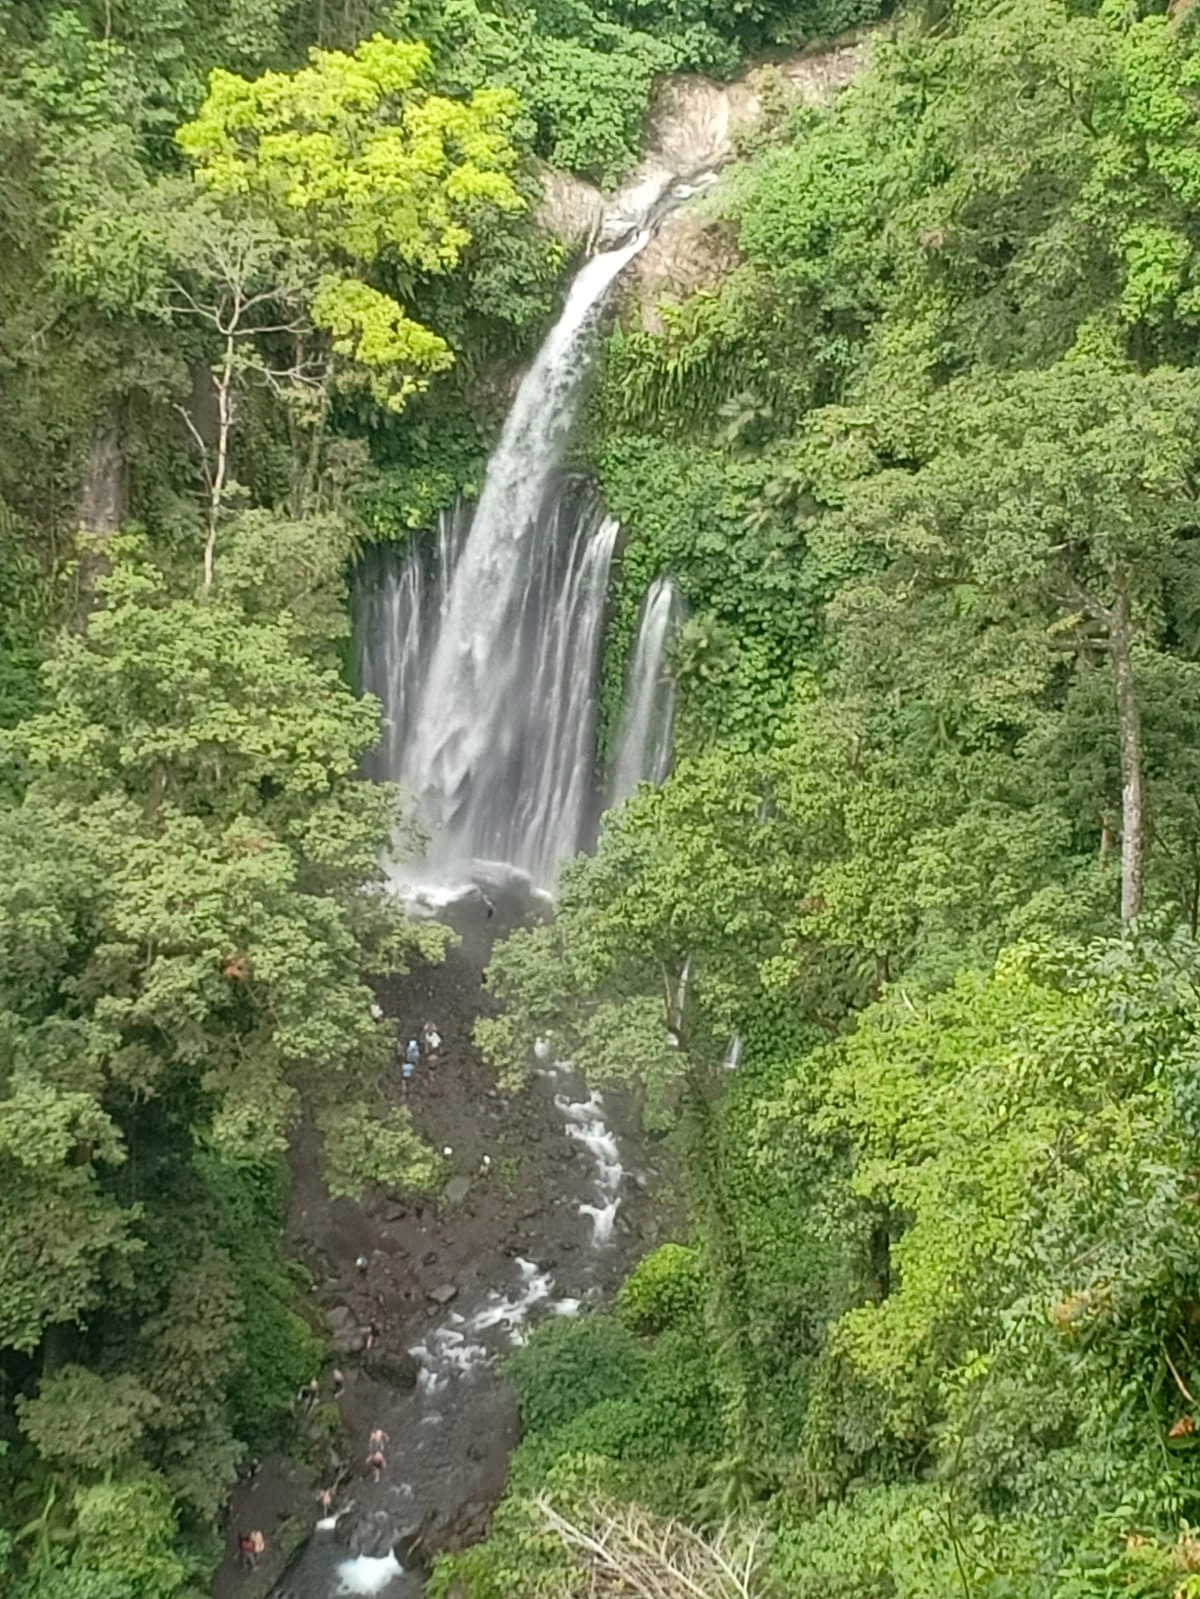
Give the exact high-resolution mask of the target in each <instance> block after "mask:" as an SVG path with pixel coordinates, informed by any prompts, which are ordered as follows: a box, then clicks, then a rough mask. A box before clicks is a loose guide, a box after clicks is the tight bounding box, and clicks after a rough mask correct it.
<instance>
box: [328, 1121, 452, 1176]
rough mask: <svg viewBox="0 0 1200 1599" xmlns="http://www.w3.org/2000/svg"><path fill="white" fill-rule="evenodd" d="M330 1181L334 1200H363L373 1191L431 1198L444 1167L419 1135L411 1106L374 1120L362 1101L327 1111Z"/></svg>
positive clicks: (441, 1161)
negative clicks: (371, 1189) (373, 1187)
mask: <svg viewBox="0 0 1200 1599" xmlns="http://www.w3.org/2000/svg"><path fill="white" fill-rule="evenodd" d="M321 1131H322V1133H323V1135H324V1139H325V1158H326V1162H327V1169H326V1182H327V1183H328V1186H329V1192H330V1194H331V1195H332V1196H333V1197H334V1198H335V1199H361V1197H362V1195H363V1193H364V1192H365V1190H366V1189H367V1188H369V1187H372V1186H378V1187H380V1188H393V1189H399V1190H401V1191H402V1192H406V1193H418V1194H420V1193H425V1194H428V1193H432V1192H434V1191H435V1190H436V1189H437V1188H438V1187H439V1186H440V1184H441V1182H442V1179H443V1176H444V1170H445V1163H444V1161H443V1160H442V1158H441V1156H440V1155H439V1154H438V1153H437V1152H436V1150H434V1149H433V1148H432V1147H431V1146H430V1145H428V1144H427V1143H426V1142H425V1141H424V1140H423V1139H422V1138H421V1136H420V1134H419V1133H417V1132H416V1131H415V1129H414V1128H413V1124H412V1115H411V1114H410V1112H409V1110H408V1107H407V1106H404V1105H402V1106H399V1107H394V1108H393V1109H391V1110H389V1111H388V1112H387V1114H386V1115H385V1116H384V1117H382V1118H379V1117H376V1116H373V1115H372V1114H371V1112H370V1110H369V1109H368V1107H367V1106H366V1105H365V1104H363V1103H362V1102H361V1101H354V1102H352V1103H350V1104H347V1105H339V1106H337V1107H335V1108H332V1109H330V1110H328V1111H327V1112H326V1113H325V1115H324V1118H323V1120H322V1124H321Z"/></svg>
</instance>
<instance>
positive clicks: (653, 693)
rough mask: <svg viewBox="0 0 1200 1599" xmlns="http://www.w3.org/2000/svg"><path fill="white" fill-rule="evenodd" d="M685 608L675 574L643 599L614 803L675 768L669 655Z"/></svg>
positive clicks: (616, 766) (627, 678)
mask: <svg viewBox="0 0 1200 1599" xmlns="http://www.w3.org/2000/svg"><path fill="white" fill-rule="evenodd" d="M682 611H683V601H682V600H681V598H680V596H679V591H678V590H677V589H676V587H675V585H674V583H672V581H671V579H670V578H669V577H660V578H658V579H656V580H655V582H654V583H652V584H651V586H650V589H649V591H648V593H647V594H646V598H645V599H644V600H643V601H642V609H641V614H640V616H639V618H638V630H637V641H636V643H635V644H634V648H633V656H632V658H631V660H630V663H629V670H628V672H627V673H626V676H625V700H624V708H623V710H622V712H621V724H620V728H619V731H618V734H617V755H616V760H615V762H614V763H613V775H612V782H611V784H610V787H609V795H608V803H609V805H610V806H613V805H619V804H620V803H621V801H622V800H624V799H628V798H629V796H630V795H631V794H632V793H633V791H634V789H635V788H636V787H637V786H638V784H639V783H661V782H662V781H663V779H664V778H665V777H666V776H667V774H668V772H669V771H670V770H671V754H672V746H671V735H672V733H673V731H674V723H675V683H674V680H673V679H672V678H671V677H670V676H669V675H668V673H667V671H666V658H667V646H668V645H669V643H670V641H671V638H672V635H673V634H674V632H675V629H676V628H677V627H678V625H679V621H680V617H681V614H682Z"/></svg>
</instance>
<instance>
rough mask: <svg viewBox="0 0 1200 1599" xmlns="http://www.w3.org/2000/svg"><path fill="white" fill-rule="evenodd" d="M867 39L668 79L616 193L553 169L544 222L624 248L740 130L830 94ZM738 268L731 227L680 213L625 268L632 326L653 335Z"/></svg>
mask: <svg viewBox="0 0 1200 1599" xmlns="http://www.w3.org/2000/svg"><path fill="white" fill-rule="evenodd" d="M865 49H866V47H865V45H864V44H863V43H861V42H859V41H854V42H851V43H845V44H841V45H837V46H835V47H834V48H833V49H831V50H824V51H821V52H814V53H811V54H804V55H797V56H793V57H791V58H789V59H786V60H783V61H780V62H776V63H772V65H770V66H767V67H758V68H754V69H752V70H750V71H749V72H746V73H745V74H743V76H742V77H740V78H736V79H734V80H733V81H732V82H731V83H717V82H715V81H714V80H713V79H711V78H702V77H699V76H696V75H694V74H688V73H677V74H673V75H671V76H669V77H665V78H663V79H662V80H661V82H660V83H659V85H658V88H657V90H656V93H655V97H654V103H653V105H652V106H651V110H650V117H649V125H648V139H647V147H646V155H645V157H644V159H643V160H642V162H641V163H640V165H639V166H638V167H637V168H636V169H635V171H634V172H633V173H632V174H631V175H630V177H629V178H628V180H627V181H626V182H625V183H624V184H623V185H622V188H621V191H620V193H619V194H617V195H615V196H610V197H606V196H605V195H604V194H602V193H601V191H600V190H599V189H597V188H595V187H594V186H593V185H592V184H590V183H585V182H584V181H583V180H582V179H581V178H575V177H572V176H571V175H570V174H568V173H563V172H555V171H553V170H551V169H548V168H547V169H546V170H545V171H544V172H543V174H542V179H543V186H544V194H543V200H542V206H541V219H542V221H543V222H544V223H545V224H546V226H547V227H549V228H551V229H553V231H554V232H555V233H557V234H558V235H559V236H560V238H562V239H564V240H565V241H566V242H567V244H568V245H570V246H572V247H573V248H576V249H578V250H580V251H582V252H585V253H586V252H591V251H593V250H596V249H600V248H606V247H609V246H612V245H615V244H617V243H619V242H620V240H621V239H622V238H623V237H625V236H626V235H627V234H628V233H629V232H630V231H631V230H632V229H633V228H635V227H637V226H639V225H640V224H641V223H642V222H643V221H644V219H645V218H646V217H647V216H648V215H653V213H654V211H655V208H656V207H657V206H659V205H662V204H664V203H669V194H670V191H671V190H672V189H673V188H674V187H675V186H676V185H677V184H679V183H681V182H682V183H683V184H686V185H689V186H690V185H691V184H693V183H695V182H696V180H697V179H701V178H703V176H704V175H706V174H715V173H716V172H718V171H719V170H720V168H721V167H723V166H724V165H725V164H726V163H727V162H728V161H730V160H732V159H733V156H734V155H735V153H736V150H737V141H738V138H739V136H741V135H743V134H745V133H746V132H748V131H749V130H750V129H751V128H753V127H755V126H756V125H759V124H761V123H762V122H763V120H764V119H765V118H766V117H767V116H768V115H769V114H770V113H771V111H772V109H774V108H776V107H781V106H783V105H785V104H787V103H789V102H791V101H794V100H795V99H797V98H799V99H802V100H805V101H809V102H815V101H819V100H825V99H828V98H830V97H831V96H832V95H834V94H836V93H837V91H838V90H839V89H843V88H845V87H846V85H847V84H848V83H850V82H852V80H853V79H854V77H855V75H856V74H857V72H858V71H859V69H860V68H861V66H862V64H863V60H864V58H865ZM736 264H737V250H736V245H735V242H734V238H733V233H732V230H731V229H730V228H728V227H727V226H724V225H723V224H721V223H720V222H718V221H716V220H714V219H713V218H711V217H705V216H704V215H703V213H702V211H701V212H698V211H697V209H696V208H690V209H688V210H684V211H679V212H676V213H675V214H674V215H673V216H669V217H668V218H667V220H666V221H665V222H664V223H663V224H662V226H661V228H660V229H659V231H658V234H657V236H656V237H655V239H654V240H653V241H652V243H651V244H650V245H649V246H647V248H646V249H645V250H643V252H642V253H641V255H639V256H638V257H637V259H636V260H635V261H634V262H633V264H632V265H631V266H630V268H629V269H628V271H627V272H626V273H625V274H624V276H623V278H622V280H621V285H620V300H619V303H620V307H621V313H622V316H623V318H624V319H625V321H626V322H636V323H639V324H640V325H641V326H642V327H643V328H645V329H646V330H647V331H648V332H657V331H658V330H659V329H661V327H662V315H661V312H660V310H659V304H660V301H662V300H664V299H669V300H681V299H684V298H686V296H687V295H689V294H692V293H694V292H695V291H696V290H697V289H701V288H707V287H711V286H712V285H713V284H715V283H717V282H719V281H720V279H721V278H722V277H724V276H725V275H726V274H727V273H728V272H729V271H730V270H731V269H732V267H733V266H735V265H736Z"/></svg>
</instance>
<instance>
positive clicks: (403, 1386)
mask: <svg viewBox="0 0 1200 1599" xmlns="http://www.w3.org/2000/svg"><path fill="white" fill-rule="evenodd" d="M362 1369H363V1371H364V1372H366V1374H367V1376H368V1377H370V1378H371V1379H372V1381H374V1382H382V1383H386V1384H387V1385H388V1387H389V1388H396V1389H399V1390H400V1392H401V1393H408V1392H410V1391H411V1390H412V1389H413V1388H415V1387H416V1386H417V1377H418V1374H419V1371H420V1368H419V1367H418V1365H417V1363H416V1361H415V1360H414V1359H413V1357H412V1356H411V1355H410V1354H409V1352H408V1350H407V1349H397V1350H392V1349H380V1348H379V1346H378V1345H376V1347H375V1348H374V1349H372V1350H370V1351H369V1352H368V1354H367V1358H366V1359H365V1360H364V1361H363V1366H362Z"/></svg>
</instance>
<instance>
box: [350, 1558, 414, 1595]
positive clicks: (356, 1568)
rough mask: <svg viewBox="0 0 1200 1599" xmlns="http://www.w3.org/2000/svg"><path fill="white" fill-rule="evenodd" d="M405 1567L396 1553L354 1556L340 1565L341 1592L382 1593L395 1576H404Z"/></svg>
mask: <svg viewBox="0 0 1200 1599" xmlns="http://www.w3.org/2000/svg"><path fill="white" fill-rule="evenodd" d="M403 1572H404V1567H403V1566H402V1565H401V1564H400V1562H399V1561H398V1560H397V1559H396V1557H395V1555H394V1554H390V1553H389V1554H386V1555H383V1556H381V1557H380V1558H378V1559H373V1558H372V1557H371V1556H370V1555H357V1556H352V1557H351V1558H350V1559H348V1560H343V1561H342V1563H341V1565H340V1566H339V1567H338V1577H339V1579H340V1582H341V1586H340V1587H339V1588H338V1593H339V1594H352V1593H382V1592H383V1591H384V1589H385V1588H386V1587H387V1586H388V1584H389V1583H390V1582H391V1581H392V1579H393V1578H394V1577H399V1576H402V1575H403Z"/></svg>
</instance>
